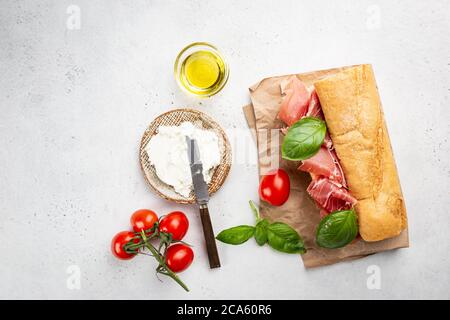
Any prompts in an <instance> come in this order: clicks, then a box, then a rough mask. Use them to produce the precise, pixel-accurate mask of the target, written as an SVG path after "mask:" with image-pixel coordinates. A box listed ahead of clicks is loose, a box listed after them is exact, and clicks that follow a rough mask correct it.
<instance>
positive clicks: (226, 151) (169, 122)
mask: <svg viewBox="0 0 450 320" xmlns="http://www.w3.org/2000/svg"><path fill="white" fill-rule="evenodd" d="M185 121H189V122H192V123H193V124H194V126H196V127H198V128H202V129H208V130H214V131H215V132H216V134H217V136H218V137H219V144H220V151H221V160H220V164H219V166H217V167H216V168H215V171H214V174H213V176H212V178H211V182H210V183H209V185H208V191H209V194H210V195H211V194H213V193H214V192H216V191H217V190H219V188H220V187H221V186H222V184H223V183H224V181H225V179H226V177H227V176H228V172H229V171H230V168H231V146H230V142H229V141H228V138H227V136H226V134H225V132H224V131H223V129H222V128H221V127H220V126H219V125H218V124H217V122H215V121H214V120H213V119H211V118H210V117H209V116H207V115H206V114H204V113H203V112H200V111H197V110H193V109H175V110H171V111H168V112H165V113H163V114H161V115H160V116H158V117H157V118H156V119H155V120H153V122H152V123H151V124H150V126H149V127H148V128H147V130H145V132H144V135H143V136H142V140H141V147H140V149H139V158H140V163H141V168H142V172H143V173H144V176H145V180H146V181H147V183H148V185H149V186H150V187H151V189H152V190H153V191H154V192H156V193H157V194H158V195H159V196H161V197H162V198H164V199H167V200H170V201H175V202H177V203H194V202H195V195H194V193H193V192H191V194H190V195H189V197H188V198H186V197H183V196H182V195H180V194H178V193H176V192H175V190H174V189H173V187H171V186H169V185H167V184H166V183H164V182H162V181H161V180H160V179H159V178H158V176H157V175H156V170H155V168H154V167H153V166H152V165H151V164H150V162H149V160H148V155H147V152H146V151H145V146H146V145H147V143H148V142H149V141H150V139H151V138H152V137H153V136H154V135H155V134H156V133H157V131H158V130H157V129H158V127H159V126H161V125H166V126H178V125H180V124H181V123H182V122H185Z"/></svg>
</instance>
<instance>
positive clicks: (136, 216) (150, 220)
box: [130, 209, 158, 232]
mask: <svg viewBox="0 0 450 320" xmlns="http://www.w3.org/2000/svg"><path fill="white" fill-rule="evenodd" d="M156 221H158V216H157V215H156V213H155V212H153V211H152V210H147V209H141V210H137V211H135V212H134V213H133V214H132V216H131V218H130V223H131V226H132V227H133V230H134V232H141V231H142V230H144V231H145V230H148V229H150V228H151V227H153V225H154V224H155V222H156Z"/></svg>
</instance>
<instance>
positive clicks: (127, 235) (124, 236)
mask: <svg viewBox="0 0 450 320" xmlns="http://www.w3.org/2000/svg"><path fill="white" fill-rule="evenodd" d="M134 236H135V234H134V233H133V232H131V231H121V232H119V233H118V234H116V235H115V236H114V238H113V239H112V241H111V251H112V253H113V254H114V256H115V257H116V258H119V259H122V260H128V259H131V258H133V257H134V256H135V255H136V254H135V253H131V254H130V253H127V252H126V251H125V249H124V247H123V246H124V245H126V244H127V243H128V242H129V241H130V240H132V239H133V237H134ZM135 242H137V239H136V240H135Z"/></svg>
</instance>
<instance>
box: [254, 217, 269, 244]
mask: <svg viewBox="0 0 450 320" xmlns="http://www.w3.org/2000/svg"><path fill="white" fill-rule="evenodd" d="M268 225H269V221H267V220H266V219H263V220H261V221H260V222H258V223H257V224H256V227H255V240H256V243H258V244H259V245H260V246H263V245H265V244H266V242H267V226H268Z"/></svg>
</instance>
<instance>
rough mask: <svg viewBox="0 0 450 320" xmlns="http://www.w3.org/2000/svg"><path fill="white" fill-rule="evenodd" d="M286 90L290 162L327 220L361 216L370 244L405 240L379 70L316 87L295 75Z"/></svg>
mask: <svg viewBox="0 0 450 320" xmlns="http://www.w3.org/2000/svg"><path fill="white" fill-rule="evenodd" d="M281 91H282V93H283V95H284V96H283V100H282V102H281V105H280V111H279V114H278V117H279V118H280V119H281V120H282V121H283V122H284V123H285V124H286V125H287V126H288V128H287V129H286V130H285V133H286V136H285V138H284V142H283V146H282V153H283V157H284V158H285V159H288V160H300V161H301V163H300V165H299V170H302V171H306V172H308V173H310V175H311V178H312V181H311V183H310V185H309V186H308V189H307V191H308V193H309V194H310V196H311V197H312V198H313V200H314V201H315V203H316V204H317V206H318V207H319V208H320V209H321V216H322V217H326V216H327V215H329V214H332V213H334V212H336V211H342V210H354V211H355V212H356V215H357V220H358V228H359V230H358V231H359V234H360V236H361V238H362V239H363V240H364V241H379V240H383V239H387V238H392V237H395V236H397V235H399V234H400V233H401V231H402V230H404V229H405V228H406V226H407V219H406V209H405V204H404V200H403V196H402V191H401V188H400V182H399V179H398V174H397V169H396V166H395V162H394V157H393V154H392V149H391V145H390V140H389V136H388V133H387V129H386V124H385V121H384V116H383V111H382V107H381V102H380V98H379V95H378V90H377V86H376V83H375V78H374V74H373V70H372V67H371V66H370V65H358V66H354V67H350V68H346V69H343V70H342V71H340V72H337V73H335V74H333V75H329V76H326V77H324V78H321V79H319V80H317V81H314V82H313V85H312V86H311V85H309V86H308V85H306V84H305V83H303V82H302V81H300V80H299V79H298V78H297V77H296V76H292V77H291V78H289V79H288V80H286V81H284V82H283V83H282V84H281ZM321 123H322V125H323V126H324V128H325V129H326V131H325V129H324V130H323V131H321V130H322V129H321V128H322V127H321V126H320V124H321ZM323 123H324V124H323ZM302 126H303V127H302ZM325 126H326V127H325ZM306 127H307V128H306ZM302 128H306V129H308V130H309V131H308V130H306V131H305V130H304V129H302ZM302 130H303V131H302ZM314 130H315V131H314ZM305 132H310V133H311V132H312V133H313V134H309V135H308V134H306V133H305ZM318 139H320V140H318ZM305 143H306V145H305Z"/></svg>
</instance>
